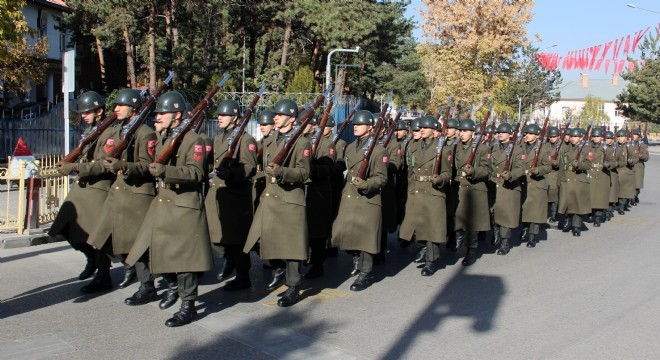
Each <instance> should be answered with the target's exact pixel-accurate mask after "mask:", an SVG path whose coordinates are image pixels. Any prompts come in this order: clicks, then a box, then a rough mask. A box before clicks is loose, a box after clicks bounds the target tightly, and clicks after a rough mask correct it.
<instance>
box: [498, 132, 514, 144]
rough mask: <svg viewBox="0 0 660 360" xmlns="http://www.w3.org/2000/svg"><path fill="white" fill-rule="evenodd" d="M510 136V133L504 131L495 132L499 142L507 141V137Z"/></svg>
mask: <svg viewBox="0 0 660 360" xmlns="http://www.w3.org/2000/svg"><path fill="white" fill-rule="evenodd" d="M510 137H511V134H509V133H505V132H501V133H497V138H498V139H499V140H500V141H501V142H507V141H509V138H510Z"/></svg>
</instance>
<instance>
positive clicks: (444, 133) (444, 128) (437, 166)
mask: <svg viewBox="0 0 660 360" xmlns="http://www.w3.org/2000/svg"><path fill="white" fill-rule="evenodd" d="M453 102H454V99H453V98H451V97H450V98H449V103H448V104H447V106H446V107H445V116H444V122H443V123H442V132H441V133H440V137H439V138H438V147H436V149H435V163H434V164H433V175H439V174H440V164H441V163H442V152H443V151H444V148H445V146H444V145H445V138H446V137H447V120H449V112H450V111H451V105H452V103H453Z"/></svg>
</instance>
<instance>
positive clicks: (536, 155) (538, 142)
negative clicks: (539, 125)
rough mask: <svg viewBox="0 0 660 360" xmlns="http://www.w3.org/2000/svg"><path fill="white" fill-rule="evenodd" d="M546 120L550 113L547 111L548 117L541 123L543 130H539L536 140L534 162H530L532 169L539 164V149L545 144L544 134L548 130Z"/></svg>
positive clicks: (548, 117)
mask: <svg viewBox="0 0 660 360" xmlns="http://www.w3.org/2000/svg"><path fill="white" fill-rule="evenodd" d="M548 120H550V111H548V116H546V118H545V121H543V129H542V130H541V134H540V137H539V139H537V140H536V141H537V148H536V151H535V152H534V160H532V168H535V167H536V165H537V164H538V162H539V154H541V148H542V147H543V144H544V143H545V138H546V136H545V133H546V130H547V129H548Z"/></svg>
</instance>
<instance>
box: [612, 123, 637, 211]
mask: <svg viewBox="0 0 660 360" xmlns="http://www.w3.org/2000/svg"><path fill="white" fill-rule="evenodd" d="M616 137H617V142H618V144H617V148H616V159H617V166H618V167H617V172H618V173H619V215H624V214H625V211H626V210H630V208H629V207H628V205H629V204H630V203H631V202H632V201H633V200H634V199H635V195H637V192H636V189H635V185H636V184H635V170H634V169H635V164H637V163H638V162H639V158H638V157H637V156H635V153H634V150H632V149H631V147H633V145H631V144H630V143H629V142H628V134H627V132H626V130H619V131H617V133H616Z"/></svg>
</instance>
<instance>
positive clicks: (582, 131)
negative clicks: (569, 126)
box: [577, 128, 587, 136]
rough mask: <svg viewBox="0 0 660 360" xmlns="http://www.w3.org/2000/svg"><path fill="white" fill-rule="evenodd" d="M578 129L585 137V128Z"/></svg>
mask: <svg viewBox="0 0 660 360" xmlns="http://www.w3.org/2000/svg"><path fill="white" fill-rule="evenodd" d="M577 129H578V130H580V136H584V134H586V133H587V130H585V129H583V128H577Z"/></svg>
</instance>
